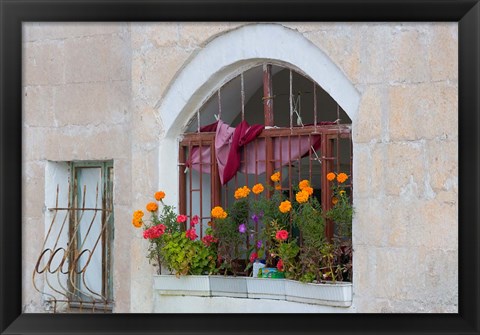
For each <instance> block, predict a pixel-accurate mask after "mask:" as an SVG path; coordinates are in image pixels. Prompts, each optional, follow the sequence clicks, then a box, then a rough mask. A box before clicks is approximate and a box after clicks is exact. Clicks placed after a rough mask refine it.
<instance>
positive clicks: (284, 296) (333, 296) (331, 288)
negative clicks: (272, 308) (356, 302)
mask: <svg viewBox="0 0 480 335" xmlns="http://www.w3.org/2000/svg"><path fill="white" fill-rule="evenodd" d="M153 281H154V288H155V290H157V291H158V293H159V294H161V295H170V296H183V295H184V296H202V297H232V298H253V299H273V300H287V301H294V302H302V303H308V304H315V305H324V306H334V307H349V306H351V304H352V284H351V283H345V282H336V283H325V284H311V283H308V284H307V283H301V282H298V281H294V280H288V279H273V278H252V277H225V276H182V277H179V278H177V277H175V276H174V275H159V276H158V275H156V276H154V278H153Z"/></svg>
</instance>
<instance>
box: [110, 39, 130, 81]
mask: <svg viewBox="0 0 480 335" xmlns="http://www.w3.org/2000/svg"><path fill="white" fill-rule="evenodd" d="M130 39H131V38H130V33H129V32H125V33H122V34H119V35H110V36H109V38H108V43H107V48H108V60H107V63H106V64H104V66H106V67H107V69H108V79H110V80H112V81H119V80H120V81H124V80H125V81H126V80H130V78H131V66H132V65H131V64H132V49H131V45H130Z"/></svg>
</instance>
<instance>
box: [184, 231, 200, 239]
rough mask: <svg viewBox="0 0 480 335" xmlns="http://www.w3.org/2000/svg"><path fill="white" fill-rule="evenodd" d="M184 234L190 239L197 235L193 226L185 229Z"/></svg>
mask: <svg viewBox="0 0 480 335" xmlns="http://www.w3.org/2000/svg"><path fill="white" fill-rule="evenodd" d="M185 236H186V237H187V238H189V239H191V240H192V241H193V240H194V239H196V238H197V237H198V235H197V233H196V232H195V229H194V228H190V229H189V230H187V231H186V232H185Z"/></svg>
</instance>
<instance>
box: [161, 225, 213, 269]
mask: <svg viewBox="0 0 480 335" xmlns="http://www.w3.org/2000/svg"><path fill="white" fill-rule="evenodd" d="M163 239H164V245H163V247H162V248H161V249H160V250H159V251H160V254H161V256H162V259H163V260H164V261H165V265H166V266H167V267H168V269H169V270H170V271H172V272H174V273H175V275H177V276H181V275H200V274H212V273H214V271H215V262H216V253H215V250H214V249H213V248H212V247H207V246H205V245H204V244H203V243H202V242H201V241H198V240H197V241H192V240H190V239H188V238H187V237H186V236H185V233H184V232H176V233H173V234H171V235H169V234H166V235H164V237H163Z"/></svg>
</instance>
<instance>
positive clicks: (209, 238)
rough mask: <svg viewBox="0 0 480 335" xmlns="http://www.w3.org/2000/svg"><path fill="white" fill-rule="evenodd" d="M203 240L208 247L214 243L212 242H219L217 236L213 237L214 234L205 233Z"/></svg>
mask: <svg viewBox="0 0 480 335" xmlns="http://www.w3.org/2000/svg"><path fill="white" fill-rule="evenodd" d="M202 242H203V244H205V245H206V246H207V247H209V246H210V244H212V243H217V242H218V239H216V238H215V237H213V236H212V235H205V236H204V237H203V238H202Z"/></svg>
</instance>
